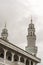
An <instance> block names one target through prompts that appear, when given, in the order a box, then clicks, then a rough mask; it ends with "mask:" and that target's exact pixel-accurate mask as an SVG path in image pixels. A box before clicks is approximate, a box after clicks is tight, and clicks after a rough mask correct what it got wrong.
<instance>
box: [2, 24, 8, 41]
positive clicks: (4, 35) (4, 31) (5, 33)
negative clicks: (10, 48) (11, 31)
mask: <svg viewBox="0 0 43 65" xmlns="http://www.w3.org/2000/svg"><path fill="white" fill-rule="evenodd" d="M7 37H8V30H7V28H6V23H5V26H4V29H3V30H2V33H1V38H2V39H4V40H6V41H7V40H8V39H7Z"/></svg>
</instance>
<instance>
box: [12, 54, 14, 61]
mask: <svg viewBox="0 0 43 65" xmlns="http://www.w3.org/2000/svg"><path fill="white" fill-rule="evenodd" d="M12 62H14V53H12Z"/></svg>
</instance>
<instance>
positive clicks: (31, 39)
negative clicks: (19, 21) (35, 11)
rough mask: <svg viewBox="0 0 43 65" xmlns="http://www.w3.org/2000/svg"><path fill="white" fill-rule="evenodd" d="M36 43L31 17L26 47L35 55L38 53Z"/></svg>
mask: <svg viewBox="0 0 43 65" xmlns="http://www.w3.org/2000/svg"><path fill="white" fill-rule="evenodd" d="M35 44H36V35H35V28H34V24H33V23H32V19H31V23H30V24H29V28H28V35H27V46H26V48H25V49H26V51H27V52H29V53H31V54H33V55H36V53H37V47H36V46H35Z"/></svg>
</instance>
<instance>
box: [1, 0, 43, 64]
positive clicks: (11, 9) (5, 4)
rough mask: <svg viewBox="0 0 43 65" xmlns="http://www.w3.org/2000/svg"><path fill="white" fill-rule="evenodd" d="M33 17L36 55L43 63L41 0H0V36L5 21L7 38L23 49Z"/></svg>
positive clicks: (42, 0)
mask: <svg viewBox="0 0 43 65" xmlns="http://www.w3.org/2000/svg"><path fill="white" fill-rule="evenodd" d="M31 16H32V19H33V23H34V25H35V29H36V37H37V38H36V45H37V47H38V53H37V55H38V57H40V58H41V63H40V64H38V65H43V0H0V36H1V32H2V29H3V28H4V25H5V22H6V24H7V29H8V33H9V36H8V40H9V41H10V42H12V43H13V44H15V45H17V46H18V47H20V48H22V49H25V46H26V45H27V38H26V36H27V34H28V31H27V28H28V27H29V23H30V20H31Z"/></svg>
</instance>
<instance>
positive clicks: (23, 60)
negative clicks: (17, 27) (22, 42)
mask: <svg viewBox="0 0 43 65" xmlns="http://www.w3.org/2000/svg"><path fill="white" fill-rule="evenodd" d="M7 37H8V30H7V28H6V24H5V27H4V29H3V30H2V33H1V38H0V65H37V63H40V61H41V60H40V58H38V57H37V56H36V54H37V47H36V45H35V41H36V35H35V28H34V24H33V23H32V19H31V23H30V24H29V28H28V35H27V46H26V47H25V50H23V49H21V48H19V47H17V46H15V45H13V44H12V43H10V42H9V41H8V39H7Z"/></svg>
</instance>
